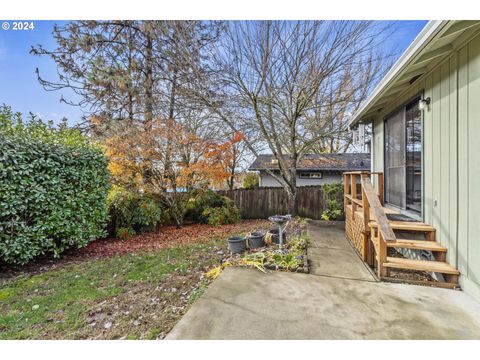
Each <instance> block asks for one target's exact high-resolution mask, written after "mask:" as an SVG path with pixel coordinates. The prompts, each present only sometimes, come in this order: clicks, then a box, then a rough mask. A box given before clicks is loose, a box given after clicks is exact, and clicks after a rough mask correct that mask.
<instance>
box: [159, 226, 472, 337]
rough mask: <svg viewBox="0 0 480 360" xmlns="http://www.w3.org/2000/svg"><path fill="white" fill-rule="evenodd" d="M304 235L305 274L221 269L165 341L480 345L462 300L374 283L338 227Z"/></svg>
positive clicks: (453, 294) (468, 303) (467, 301)
mask: <svg viewBox="0 0 480 360" xmlns="http://www.w3.org/2000/svg"><path fill="white" fill-rule="evenodd" d="M309 232H310V236H311V238H312V246H311V247H310V248H309V259H310V260H311V265H312V267H311V274H296V273H285V272H271V273H268V274H263V273H261V272H259V271H257V270H250V269H240V268H228V269H226V270H225V271H224V272H223V273H222V275H221V276H220V277H219V278H218V279H217V280H216V281H214V282H213V284H211V285H210V287H209V288H208V290H207V291H206V293H205V294H204V295H203V296H202V297H201V298H200V299H199V300H198V301H197V302H196V303H195V304H194V305H193V306H192V308H191V309H190V310H189V311H188V312H187V314H186V315H185V316H184V317H183V318H182V319H181V320H180V322H179V323H178V324H177V325H176V326H175V327H174V329H173V330H172V331H171V332H170V334H169V335H168V336H167V339H480V304H479V303H477V302H475V301H474V300H473V299H471V298H470V297H469V296H468V295H466V294H464V293H463V292H461V291H454V290H447V289H439V288H432V287H423V286H415V285H404V284H391V283H384V282H376V281H375V278H374V277H373V276H372V274H371V273H370V271H369V270H368V269H367V268H366V267H365V266H364V264H363V262H362V261H361V260H360V259H359V258H358V257H357V256H356V254H355V253H354V252H353V249H352V248H351V247H350V244H349V243H348V242H347V240H346V239H345V236H344V229H343V225H342V224H338V225H333V226H332V225H330V226H326V225H324V224H322V223H321V222H311V223H310V225H309ZM332 254H335V256H332Z"/></svg>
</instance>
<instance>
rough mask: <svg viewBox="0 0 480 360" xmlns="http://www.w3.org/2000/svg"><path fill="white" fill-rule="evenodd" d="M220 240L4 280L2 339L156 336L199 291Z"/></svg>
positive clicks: (1, 292)
mask: <svg viewBox="0 0 480 360" xmlns="http://www.w3.org/2000/svg"><path fill="white" fill-rule="evenodd" d="M221 243H222V242H220V241H218V240H212V241H210V242H208V243H204V244H193V245H188V246H181V247H174V248H168V249H163V250H159V251H154V252H149V253H136V254H128V255H122V256H116V257H112V258H103V259H93V260H86V261H83V262H80V263H75V264H70V265H66V266H64V267H62V268H60V269H55V270H50V271H47V272H44V273H41V274H38V275H33V276H29V277H24V278H21V279H13V280H10V281H7V283H6V284H4V285H3V286H2V287H0V339H79V338H80V339H84V338H102V339H110V338H126V339H137V338H144V339H155V338H157V337H159V336H160V335H162V333H163V334H165V333H166V332H168V331H169V330H170V329H171V327H172V326H173V325H174V324H175V322H176V321H178V319H179V318H180V317H181V315H182V314H184V313H185V311H186V310H187V308H188V306H189V305H190V304H191V303H193V301H195V300H196V299H197V298H198V297H200V296H201V294H202V293H203V292H204V290H205V288H206V285H207V284H206V282H205V280H201V275H202V273H203V272H204V271H205V270H206V269H208V268H210V267H211V266H212V265H213V264H215V262H216V261H217V260H216V251H217V250H218V249H219V246H220V244H221ZM108 323H111V326H110V327H109V328H108ZM106 327H107V328H108V329H107V328H106Z"/></svg>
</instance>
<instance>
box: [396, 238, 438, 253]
mask: <svg viewBox="0 0 480 360" xmlns="http://www.w3.org/2000/svg"><path fill="white" fill-rule="evenodd" d="M387 247H391V248H401V249H414V250H430V251H438V252H447V248H446V247H444V246H442V245H440V244H439V243H437V242H435V241H429V240H410V239H397V240H396V241H393V242H390V241H389V242H387Z"/></svg>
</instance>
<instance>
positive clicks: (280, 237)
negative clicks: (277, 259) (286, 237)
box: [268, 215, 292, 254]
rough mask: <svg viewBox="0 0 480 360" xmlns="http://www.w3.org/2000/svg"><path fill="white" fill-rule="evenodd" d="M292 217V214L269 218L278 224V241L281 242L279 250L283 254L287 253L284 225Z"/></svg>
mask: <svg viewBox="0 0 480 360" xmlns="http://www.w3.org/2000/svg"><path fill="white" fill-rule="evenodd" d="M291 219H292V216H291V215H273V216H270V217H269V218H268V221H271V222H273V223H275V224H277V226H278V242H279V248H278V252H279V253H281V254H285V252H286V251H285V250H284V249H283V231H284V229H282V225H283V224H285V223H287V222H288V221H290V220H291Z"/></svg>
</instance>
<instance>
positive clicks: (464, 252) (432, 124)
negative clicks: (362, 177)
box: [349, 21, 480, 299]
mask: <svg viewBox="0 0 480 360" xmlns="http://www.w3.org/2000/svg"><path fill="white" fill-rule="evenodd" d="M368 123H371V124H372V125H373V126H372V128H373V135H372V140H371V142H372V143H371V151H372V171H377V172H383V173H384V179H385V180H384V187H383V189H384V193H383V196H384V201H385V206H386V207H387V208H389V209H394V210H397V211H399V212H401V213H404V214H406V215H408V216H410V217H412V218H415V219H417V220H418V221H421V222H424V223H426V224H428V225H430V226H432V227H434V228H435V230H436V234H435V239H436V241H437V242H438V243H439V244H440V245H441V246H442V247H444V248H445V249H446V251H447V253H446V254H447V255H446V258H445V261H446V262H448V264H450V265H451V266H453V267H454V268H457V269H458V270H459V271H460V276H459V283H460V285H461V287H462V289H463V290H465V291H466V292H468V293H470V294H471V295H473V296H474V297H476V298H477V299H480V21H430V22H429V23H428V24H427V25H426V27H425V28H424V29H423V30H422V32H421V33H420V34H419V35H418V36H417V38H416V39H415V40H414V41H413V43H412V44H411V45H410V47H409V48H408V49H407V50H406V51H405V53H404V54H403V55H402V56H401V57H400V59H399V60H398V61H397V63H396V64H395V65H394V66H393V67H392V69H391V70H390V71H389V72H388V73H387V74H386V76H385V77H384V78H383V80H382V81H381V82H380V84H379V85H378V86H377V88H376V89H375V90H374V91H373V93H372V94H371V96H369V98H368V99H367V100H366V101H365V102H364V103H363V105H362V106H361V107H360V108H359V110H358V112H357V113H356V114H354V116H353V118H352V119H351V121H350V122H349V127H350V128H351V129H352V130H355V129H356V127H357V126H358V125H359V124H368ZM376 186H377V189H378V181H377V184H376Z"/></svg>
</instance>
